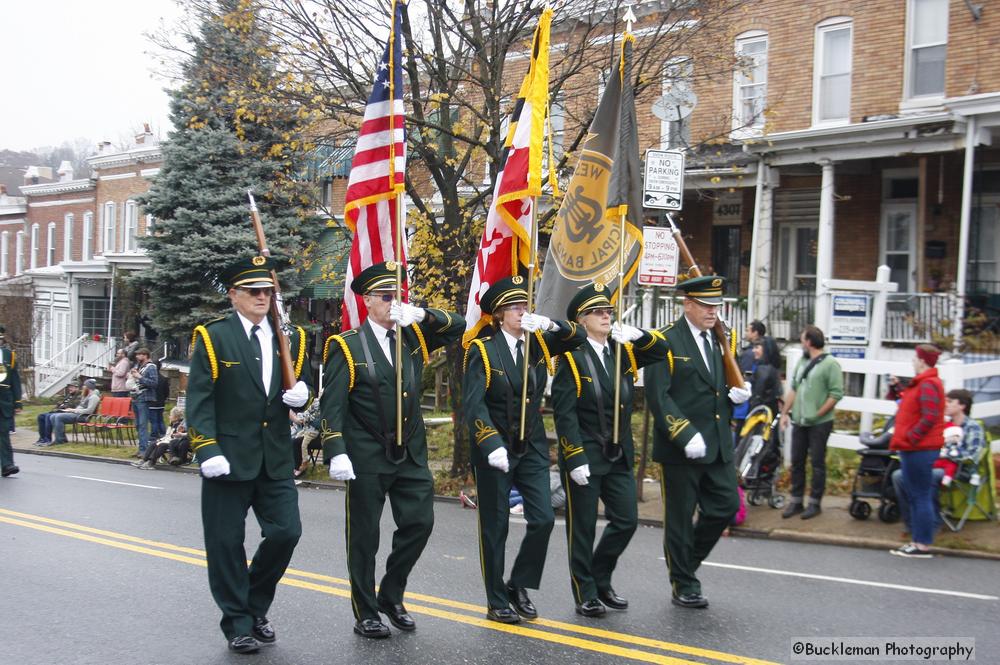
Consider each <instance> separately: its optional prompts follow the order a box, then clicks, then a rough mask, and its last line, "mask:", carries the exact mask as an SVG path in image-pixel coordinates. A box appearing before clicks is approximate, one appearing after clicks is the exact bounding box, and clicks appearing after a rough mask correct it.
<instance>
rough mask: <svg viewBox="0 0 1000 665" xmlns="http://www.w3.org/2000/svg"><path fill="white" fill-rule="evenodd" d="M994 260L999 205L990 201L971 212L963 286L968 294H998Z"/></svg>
mask: <svg viewBox="0 0 1000 665" xmlns="http://www.w3.org/2000/svg"><path fill="white" fill-rule="evenodd" d="M989 198H993V197H989ZM998 261H1000V203H998V202H996V201H993V202H990V203H984V204H983V205H982V206H980V207H976V208H973V209H972V234H971V237H970V238H969V270H968V283H967V286H966V289H967V290H968V292H970V293H993V294H996V293H1000V269H998Z"/></svg>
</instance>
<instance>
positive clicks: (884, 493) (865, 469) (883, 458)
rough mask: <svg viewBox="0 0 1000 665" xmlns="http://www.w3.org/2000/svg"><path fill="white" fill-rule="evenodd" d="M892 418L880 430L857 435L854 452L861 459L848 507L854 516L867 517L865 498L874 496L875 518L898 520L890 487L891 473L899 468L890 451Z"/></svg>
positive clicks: (894, 499) (897, 503)
mask: <svg viewBox="0 0 1000 665" xmlns="http://www.w3.org/2000/svg"><path fill="white" fill-rule="evenodd" d="M895 420H896V419H895V417H892V418H889V420H887V421H886V423H885V426H884V427H882V429H881V430H879V431H876V432H862V433H861V436H860V437H858V438H859V440H860V441H861V445H862V446H863V447H862V448H860V449H859V450H858V451H857V453H858V455H860V456H861V461H860V463H859V464H858V469H857V471H856V472H855V474H854V484H853V486H852V488H851V506H850V508H849V509H848V510H849V512H850V513H851V517H853V518H854V519H858V520H866V519H868V516H869V515H871V513H872V507H871V504H870V503H868V502H867V501H864V499H877V500H878V502H879V506H878V518H879V519H880V520H882V521H883V522H887V523H892V522H898V521H899V502H898V499H897V498H896V490H895V488H894V487H893V486H892V472H893V471H895V470H896V469H898V468H899V458H898V457H897V456H896V454H895V453H893V452H892V451H890V450H889V441H890V440H891V439H892V431H893V429H894V425H895Z"/></svg>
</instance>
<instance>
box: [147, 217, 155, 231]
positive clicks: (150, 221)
mask: <svg viewBox="0 0 1000 665" xmlns="http://www.w3.org/2000/svg"><path fill="white" fill-rule="evenodd" d="M155 222H156V219H155V218H154V217H153V216H152V215H146V235H147V236H151V235H153V226H154V225H155Z"/></svg>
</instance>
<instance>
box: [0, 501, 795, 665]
mask: <svg viewBox="0 0 1000 665" xmlns="http://www.w3.org/2000/svg"><path fill="white" fill-rule="evenodd" d="M0 524H9V525H12V526H19V527H24V528H28V529H34V530H36V531H42V532H44V533H49V534H52V535H56V536H63V537H66V538H75V539H77V540H82V541H85V542H88V543H93V544H96V545H103V546H106V547H113V548H116V549H120V550H126V551H129V552H133V553H136V554H144V555H147V556H155V557H159V558H161V559H169V560H171V561H177V562H180V563H186V564H190V565H194V566H202V567H204V566H205V552H204V550H200V549H196V548H193V547H183V546H180V545H174V544H172V543H163V542H159V541H155V540H147V539H145V538H139V537H136V536H130V535H128V534H124V533H117V532H115V531H106V530H104V529H95V528H93V527H89V526H85V525H82V524H74V523H73V522H64V521H62V520H56V519H52V518H49V517H43V516H40V515H31V514H28V513H20V512H16V511H13V510H6V509H4V508H0ZM281 583H282V584H285V585H288V586H292V587H297V588H300V589H307V590H309V591H316V592H319V593H325V594H328V595H331V596H341V597H343V598H350V595H351V593H350V586H349V583H348V581H347V580H345V579H341V578H338V577H331V576H329V575H322V574H319V573H312V572H309V571H305V570H297V569H294V568H289V569H288V570H287V571H286V572H285V576H284V577H283V578H282V580H281ZM406 609H407V610H408V611H409V612H410V613H411V614H422V615H427V616H432V617H435V618H438V619H444V620H446V621H454V622H456V623H461V624H465V625H468V626H475V627H477V628H482V629H484V630H492V631H496V632H501V633H508V634H511V635H517V636H519V637H525V638H529V639H535V640H541V641H543V642H551V643H553V644H558V645H560V646H563V647H571V648H576V649H581V650H584V651H592V652H596V653H601V654H605V655H608V656H618V657H621V658H626V659H629V660H635V661H640V662H644V663H660V664H662V665H699V664H700V663H704V662H705V661H709V662H720V663H741V664H746V665H775V664H774V663H772V662H770V661H765V660H759V659H756V658H749V657H746V656H739V655H736V654H730V653H726V652H723V651H715V650H712V649H702V648H699V647H694V646H689V645H686V644H678V643H675V642H666V641H664V640H657V639H652V638H648V637H642V636H639V635H630V634H628V633H621V632H617V631H613V630H604V629H601V628H593V627H590V626H581V625H577V624H573V623H567V622H564V621H554V620H551V619H536V620H534V621H531V622H526V623H523V624H515V625H509V624H502V623H497V622H495V621H489V620H488V619H486V618H484V615H485V612H486V608H484V607H483V606H482V605H476V604H472V603H463V602H461V601H457V600H451V599H448V598H439V597H437V596H429V595H425V594H419V593H412V592H407V593H406ZM622 644H625V645H629V646H621V645H622ZM637 647H642V648H637ZM685 657H695V658H698V659H699V660H698V661H692V660H686V659H685Z"/></svg>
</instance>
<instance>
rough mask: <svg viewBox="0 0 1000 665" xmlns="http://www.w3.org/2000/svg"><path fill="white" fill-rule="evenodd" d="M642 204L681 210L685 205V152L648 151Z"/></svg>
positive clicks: (663, 208) (648, 206) (649, 206)
mask: <svg viewBox="0 0 1000 665" xmlns="http://www.w3.org/2000/svg"><path fill="white" fill-rule="evenodd" d="M642 205H643V207H645V208H660V209H662V210H680V209H681V208H682V207H683V206H684V153H682V152H679V151H677V150H647V151H646V169H645V174H644V177H643V190H642Z"/></svg>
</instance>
